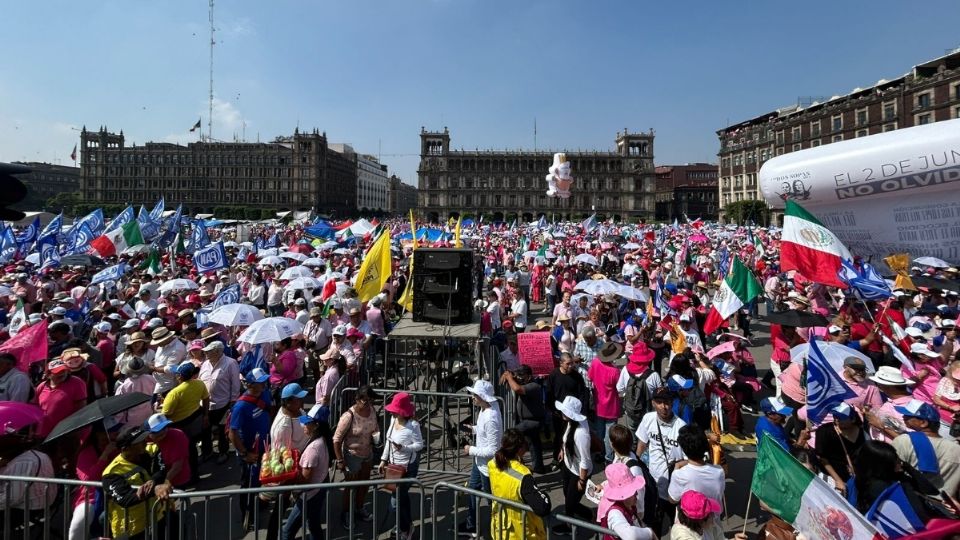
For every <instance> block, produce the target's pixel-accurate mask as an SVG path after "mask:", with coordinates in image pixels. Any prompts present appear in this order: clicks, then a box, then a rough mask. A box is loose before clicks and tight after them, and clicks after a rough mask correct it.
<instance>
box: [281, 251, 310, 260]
mask: <svg viewBox="0 0 960 540" xmlns="http://www.w3.org/2000/svg"><path fill="white" fill-rule="evenodd" d="M280 256H281V257H283V258H284V259H293V260H295V261H297V262H303V261H305V260H307V259H308V257H307V256H306V255H304V254H303V253H297V252H296V251H285V252H283V253H281V254H280Z"/></svg>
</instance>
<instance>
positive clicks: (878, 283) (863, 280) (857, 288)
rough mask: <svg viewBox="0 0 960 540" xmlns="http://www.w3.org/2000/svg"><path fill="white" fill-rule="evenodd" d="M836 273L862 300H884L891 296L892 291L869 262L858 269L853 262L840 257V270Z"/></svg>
mask: <svg viewBox="0 0 960 540" xmlns="http://www.w3.org/2000/svg"><path fill="white" fill-rule="evenodd" d="M837 275H838V277H839V278H840V281H843V282H844V283H846V284H847V285H849V286H850V288H852V289H853V290H854V292H855V293H856V295H857V296H858V297H860V298H861V299H863V300H886V299H887V298H890V297H892V296H893V291H891V290H890V286H889V285H887V282H886V280H884V279H883V277H882V276H880V274H879V273H878V272H877V269H876V268H874V267H873V265H871V264H870V263H863V265H862V267H861V268H860V269H859V270H858V269H857V267H856V266H854V265H853V262H851V261H849V260H847V259H841V261H840V271H839V272H837Z"/></svg>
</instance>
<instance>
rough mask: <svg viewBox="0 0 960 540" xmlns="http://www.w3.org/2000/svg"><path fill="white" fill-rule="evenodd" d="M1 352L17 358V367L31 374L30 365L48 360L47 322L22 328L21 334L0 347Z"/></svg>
mask: <svg viewBox="0 0 960 540" xmlns="http://www.w3.org/2000/svg"><path fill="white" fill-rule="evenodd" d="M0 352H6V353H10V354H12V355H14V356H16V357H17V367H18V368H20V370H21V371H23V372H29V370H30V364H32V363H34V362H36V361H38V360H46V359H47V321H46V320H44V321H41V322H39V323H37V324H34V325H33V326H27V327H25V328H21V329H20V332H19V333H18V334H17V335H15V336H13V337H12V338H10V340H9V341H7V342H6V343H4V344H3V345H0Z"/></svg>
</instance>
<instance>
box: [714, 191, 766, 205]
mask: <svg viewBox="0 0 960 540" xmlns="http://www.w3.org/2000/svg"><path fill="white" fill-rule="evenodd" d="M756 198H757V194H756V193H755V192H752V191H751V192H747V193H734V194H733V196H732V197H731V194H730V193H724V194H723V195H722V196H721V199H720V204H721V205H722V206H726V205H728V204H730V203H731V202H739V201H742V200H748V201H752V200H755V199H756Z"/></svg>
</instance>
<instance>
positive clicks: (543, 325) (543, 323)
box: [534, 319, 550, 330]
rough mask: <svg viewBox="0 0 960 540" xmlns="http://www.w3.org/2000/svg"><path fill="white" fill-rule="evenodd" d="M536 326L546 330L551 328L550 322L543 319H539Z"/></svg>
mask: <svg viewBox="0 0 960 540" xmlns="http://www.w3.org/2000/svg"><path fill="white" fill-rule="evenodd" d="M534 326H535V327H536V328H537V330H546V329H547V328H550V323H548V322H547V321H545V320H543V319H538V320H537V324H535V325H534Z"/></svg>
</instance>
